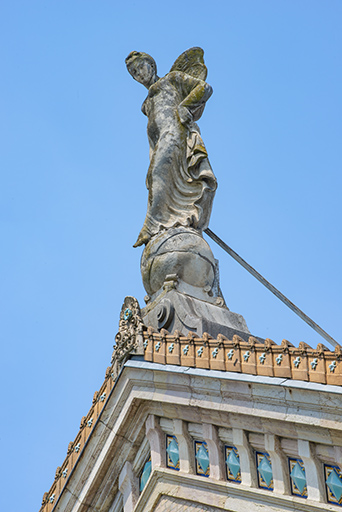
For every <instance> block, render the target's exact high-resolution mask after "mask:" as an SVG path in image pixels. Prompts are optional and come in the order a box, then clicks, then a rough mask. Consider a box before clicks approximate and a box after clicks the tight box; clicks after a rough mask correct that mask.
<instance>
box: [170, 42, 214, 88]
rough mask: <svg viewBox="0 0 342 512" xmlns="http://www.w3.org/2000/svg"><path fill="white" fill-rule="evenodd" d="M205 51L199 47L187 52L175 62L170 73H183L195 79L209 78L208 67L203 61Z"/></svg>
mask: <svg viewBox="0 0 342 512" xmlns="http://www.w3.org/2000/svg"><path fill="white" fill-rule="evenodd" d="M203 55H204V51H203V50H202V48H199V47H198V46H194V47H193V48H189V50H185V52H183V53H182V54H181V55H180V56H179V57H178V59H176V61H175V62H174V64H173V66H172V68H171V69H170V71H183V73H187V74H188V75H191V76H193V77H195V78H200V79H201V80H205V79H206V78H207V73H208V70H207V66H206V65H205V64H204V59H203Z"/></svg>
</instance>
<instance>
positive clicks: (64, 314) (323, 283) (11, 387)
mask: <svg viewBox="0 0 342 512" xmlns="http://www.w3.org/2000/svg"><path fill="white" fill-rule="evenodd" d="M194 6H195V7H194ZM341 20H342V3H341V2H340V1H339V0H328V1H315V0H286V1H285V0H273V1H267V0H250V1H249V0H226V1H221V2H219V1H217V0H213V1H211V2H209V3H208V2H205V1H198V2H196V3H195V4H193V3H190V2H189V3H184V2H182V1H179V0H176V1H174V2H167V3H162V2H155V1H147V2H133V1H127V2H126V3H124V2H114V1H106V0H101V1H97V2H95V1H94V0H92V1H89V0H82V1H75V0H68V1H65V0H58V1H56V0H54V1H52V0H44V1H36V0H30V1H19V0H12V1H5V0H4V1H2V2H1V5H0V57H1V75H2V77H1V81H0V146H1V152H0V154H1V185H0V199H1V201H0V226H1V239H2V242H3V245H2V250H1V323H0V326H1V327H0V329H1V331H0V332H1V340H2V354H1V359H0V377H1V389H2V390H3V391H4V394H3V406H2V411H3V414H2V420H1V424H0V447H1V454H2V464H1V481H2V483H3V486H4V488H5V489H6V492H5V493H2V494H1V496H0V509H1V510H8V511H11V512H19V511H20V512H21V511H22V510H23V509H25V510H30V511H31V510H32V511H35V510H36V511H37V510H38V509H39V507H40V503H41V499H42V496H43V493H44V492H45V491H47V490H48V489H49V488H50V485H51V484H52V482H53V479H54V474H55V469H56V467H57V466H59V465H61V463H62V462H63V460H64V458H65V455H66V451H67V446H68V443H69V441H72V440H73V439H74V437H75V435H76V433H77V432H78V428H79V424H80V420H81V417H82V416H83V415H85V414H86V413H87V411H88V409H89V408H90V406H91V402H92V397H93V394H94V392H95V391H96V390H98V389H99V387H100V385H101V383H102V381H103V378H104V374H105V370H106V367H107V366H109V364H110V358H111V353H112V345H113V341H114V337H115V334H116V332H117V328H118V318H119V312H120V308H121V304H122V301H123V299H124V297H125V296H126V295H134V296H135V297H137V298H138V300H139V301H140V304H141V305H143V297H144V295H145V292H144V290H143V287H142V283H141V277H140V269H139V261H140V256H141V252H142V249H141V248H139V249H133V248H132V245H133V243H134V242H135V240H136V237H137V234H138V233H139V231H140V228H141V226H142V223H143V220H144V217H145V211H146V202H147V191H146V189H145V175H146V171H147V167H148V143H147V136H146V118H145V117H144V116H143V115H142V114H141V112H140V107H141V104H142V102H143V100H144V98H145V94H146V91H145V89H144V88H143V86H141V85H140V84H138V83H136V82H134V81H133V80H132V78H131V77H130V76H129V74H128V73H127V71H126V68H125V64H124V59H125V57H126V56H127V55H128V53H129V52H130V51H132V50H139V51H145V52H148V53H150V54H152V55H153V56H154V58H155V59H156V61H157V64H158V72H159V75H161V76H162V75H164V74H165V73H167V72H168V70H169V69H170V67H171V65H172V63H173V62H174V60H175V59H176V57H177V56H178V55H179V54H180V53H181V52H182V51H184V50H185V49H187V48H189V47H191V46H201V47H202V48H203V49H204V51H205V60H206V64H207V66H208V70H209V73H208V78H207V81H208V83H210V84H211V85H212V86H213V89H214V94H213V96H212V97H211V99H210V100H209V102H208V104H207V107H206V110H205V112H204V115H203V117H202V119H201V121H200V127H201V130H202V135H203V139H204V141H205V144H206V147H207V150H208V152H209V157H210V161H211V164H212V167H213V169H214V172H215V174H216V176H217V179H218V182H219V187H218V191H217V194H216V199H215V201H214V207H213V213H212V217H211V223H210V227H211V229H212V230H213V231H214V232H216V233H217V234H218V235H219V236H220V237H221V238H223V239H224V240H225V241H226V242H227V243H228V244H229V245H230V246H231V247H233V249H235V251H237V252H238V253H239V254H240V255H241V256H242V257H243V258H245V259H246V260H247V261H248V262H249V263H250V264H251V265H252V266H254V267H255V268H256V269H257V270H258V271H259V272H261V273H262V274H263V275H264V276H265V277H266V278H267V279H268V280H269V281H271V282H272V283H273V284H274V285H275V286H276V287H278V288H279V289H280V290H281V291H282V292H283V293H284V294H285V295H287V296H288V297H289V298H290V299H291V300H292V301H293V302H294V303H295V304H297V305H298V306H299V307H300V308H302V309H303V310H304V311H305V312H306V313H307V314H308V315H309V316H311V317H312V318H313V319H314V320H315V321H316V322H317V323H319V324H320V325H321V326H322V327H323V328H324V329H326V330H327V331H328V332H329V333H330V334H331V335H332V336H333V337H334V338H335V339H336V340H337V341H341V339H342V329H341V321H340V320H341V314H340V312H341V288H342V279H341V271H340V266H341V249H342V247H341V235H340V231H341V211H340V210H341V208H340V197H341V186H342V178H341V168H342V154H341V135H342V133H341V131H342V121H341V120H342V99H341V90H342V83H341V82H342V71H341V48H342V31H341ZM211 247H212V249H213V252H214V254H215V256H216V257H217V258H219V260H220V272H221V287H222V290H223V293H224V296H225V299H226V302H227V305H228V306H229V308H230V309H231V310H233V311H236V312H238V313H241V314H243V315H244V317H245V319H246V321H247V324H248V326H249V328H250V330H251V332H252V333H254V334H255V335H258V336H261V337H269V338H271V339H273V340H274V341H275V342H277V343H280V342H281V340H282V339H283V338H286V339H288V340H290V341H291V342H292V343H294V344H298V343H299V341H302V340H303V341H306V342H307V343H309V344H310V345H312V346H316V345H317V343H319V342H321V341H322V340H321V339H320V337H319V336H318V335H316V333H315V332H314V331H312V330H311V329H310V328H309V327H308V326H306V324H304V323H303V322H302V321H301V320H300V319H298V318H297V317H296V316H295V315H294V314H293V313H292V312H291V311H289V310H288V309H287V308H286V307H285V306H284V305H283V304H282V303H280V302H279V301H278V299H276V298H275V297H273V296H272V295H271V294H270V292H268V291H267V290H265V289H264V288H263V287H262V285H261V284H259V283H258V282H257V281H255V280H254V278H252V277H251V276H250V275H249V274H247V272H246V271H245V270H244V269H242V268H241V267H239V265H238V264H237V263H236V262H234V261H233V260H231V259H230V257H229V256H227V255H225V253H223V252H222V250H221V249H219V248H218V247H217V246H215V245H214V243H213V242H211Z"/></svg>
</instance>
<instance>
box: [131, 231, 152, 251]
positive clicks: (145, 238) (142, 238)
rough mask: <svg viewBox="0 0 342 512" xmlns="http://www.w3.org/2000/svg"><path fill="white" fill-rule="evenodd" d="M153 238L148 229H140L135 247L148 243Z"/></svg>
mask: <svg viewBox="0 0 342 512" xmlns="http://www.w3.org/2000/svg"><path fill="white" fill-rule="evenodd" d="M150 239H151V235H150V234H149V233H148V231H147V230H145V229H142V230H141V231H140V234H139V236H138V240H137V241H136V242H135V244H134V245H133V247H139V246H140V245H143V244H145V245H146V244H147V243H148V242H149V241H150Z"/></svg>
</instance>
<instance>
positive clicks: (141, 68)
mask: <svg viewBox="0 0 342 512" xmlns="http://www.w3.org/2000/svg"><path fill="white" fill-rule="evenodd" d="M126 66H127V69H128V72H129V73H130V74H131V75H132V77H133V78H134V80H136V81H137V82H139V83H141V84H143V85H144V86H145V87H147V89H149V88H150V86H151V85H152V84H153V83H154V82H155V81H156V80H157V79H158V77H157V65H156V63H155V60H154V59H153V58H152V57H151V55H148V53H143V52H131V53H130V54H129V55H128V57H127V59H126Z"/></svg>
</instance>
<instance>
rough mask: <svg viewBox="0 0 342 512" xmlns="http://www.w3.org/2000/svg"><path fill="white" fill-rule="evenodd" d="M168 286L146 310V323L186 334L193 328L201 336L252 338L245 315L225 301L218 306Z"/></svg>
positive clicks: (143, 314)
mask: <svg viewBox="0 0 342 512" xmlns="http://www.w3.org/2000/svg"><path fill="white" fill-rule="evenodd" d="M165 288H166V289H165ZM167 288H168V286H167V285H166V286H165V287H164V290H163V291H162V292H161V293H160V294H159V295H158V296H157V298H156V299H155V300H154V301H153V302H151V303H148V305H147V306H146V307H145V308H144V309H142V311H141V314H142V319H143V322H144V324H145V325H146V326H151V327H153V328H154V329H156V330H159V329H163V328H164V329H167V330H168V331H169V332H171V333H173V332H174V331H175V330H176V329H177V330H179V331H180V332H182V333H183V334H185V335H186V334H187V333H188V332H189V331H192V332H195V333H196V334H197V335H198V336H202V334H203V333H204V332H207V333H208V334H210V335H211V336H212V337H214V338H216V337H217V335H218V334H223V335H224V336H226V337H227V338H230V339H231V338H232V337H233V335H234V334H238V335H239V336H241V338H243V339H245V340H246V341H247V340H248V338H249V336H250V332H249V330H248V327H247V325H246V321H245V319H244V318H243V316H242V315H239V314H237V313H233V312H232V311H229V309H228V308H227V307H226V306H225V305H224V304H222V305H221V306H218V305H215V304H211V303H210V302H207V301H204V300H200V299H198V298H195V297H191V296H190V295H187V294H185V293H182V292H179V291H178V290H176V289H171V290H170V289H167Z"/></svg>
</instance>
